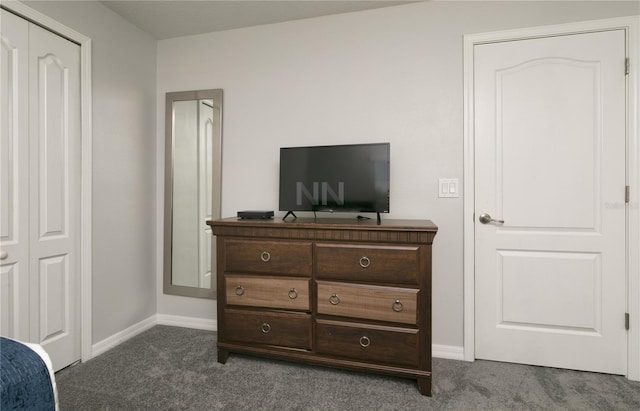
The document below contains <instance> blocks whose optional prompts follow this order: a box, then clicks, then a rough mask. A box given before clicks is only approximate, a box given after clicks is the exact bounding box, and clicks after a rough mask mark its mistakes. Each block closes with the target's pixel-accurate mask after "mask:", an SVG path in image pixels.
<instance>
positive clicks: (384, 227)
mask: <svg viewBox="0 0 640 411" xmlns="http://www.w3.org/2000/svg"><path fill="white" fill-rule="evenodd" d="M207 224H208V225H210V226H212V227H216V226H218V227H223V226H234V227H238V226H242V227H261V228H267V227H273V228H298V229H299V228H305V229H321V230H372V231H398V230H400V231H420V232H433V233H435V232H437V231H438V227H437V226H436V225H435V224H434V223H433V222H432V221H431V220H396V219H386V220H385V219H383V220H382V221H381V223H380V224H378V223H377V221H376V219H357V218H296V219H288V220H282V219H281V218H274V219H269V220H251V219H239V218H237V217H230V218H223V219H218V220H209V221H207Z"/></svg>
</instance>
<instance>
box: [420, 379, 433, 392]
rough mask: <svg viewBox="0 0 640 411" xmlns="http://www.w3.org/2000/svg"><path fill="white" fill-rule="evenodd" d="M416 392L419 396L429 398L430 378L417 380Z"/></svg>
mask: <svg viewBox="0 0 640 411" xmlns="http://www.w3.org/2000/svg"><path fill="white" fill-rule="evenodd" d="M418 390H419V391H420V394H422V395H427V396H429V397H431V377H425V378H418Z"/></svg>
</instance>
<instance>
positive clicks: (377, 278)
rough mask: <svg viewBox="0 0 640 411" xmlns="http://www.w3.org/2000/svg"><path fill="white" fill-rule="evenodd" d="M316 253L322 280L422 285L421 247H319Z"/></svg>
mask: <svg viewBox="0 0 640 411" xmlns="http://www.w3.org/2000/svg"><path fill="white" fill-rule="evenodd" d="M315 252H316V274H317V277H318V278H322V279H328V280H339V279H340V280H342V279H344V280H354V281H373V282H387V283H399V284H415V285H418V284H419V272H420V264H419V261H420V247H418V246H408V247H394V246H379V247H377V246H365V245H349V244H316V246H315Z"/></svg>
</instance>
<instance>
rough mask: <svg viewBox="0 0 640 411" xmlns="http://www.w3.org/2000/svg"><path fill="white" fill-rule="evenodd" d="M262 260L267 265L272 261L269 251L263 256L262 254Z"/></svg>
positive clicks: (264, 252) (263, 253)
mask: <svg viewBox="0 0 640 411" xmlns="http://www.w3.org/2000/svg"><path fill="white" fill-rule="evenodd" d="M260 259H261V260H262V261H264V262H265V263H268V262H269V260H271V254H269V252H268V251H263V252H262V254H260Z"/></svg>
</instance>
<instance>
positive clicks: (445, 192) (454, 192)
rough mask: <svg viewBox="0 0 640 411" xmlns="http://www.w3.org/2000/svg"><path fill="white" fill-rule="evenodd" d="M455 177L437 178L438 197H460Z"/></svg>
mask: <svg viewBox="0 0 640 411" xmlns="http://www.w3.org/2000/svg"><path fill="white" fill-rule="evenodd" d="M458 189H459V187H458V179H457V178H440V179H438V197H441V198H457V197H460V193H459V190H458Z"/></svg>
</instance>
